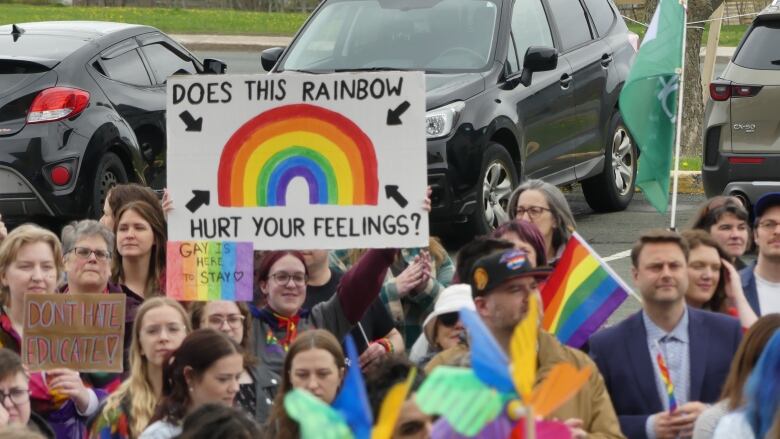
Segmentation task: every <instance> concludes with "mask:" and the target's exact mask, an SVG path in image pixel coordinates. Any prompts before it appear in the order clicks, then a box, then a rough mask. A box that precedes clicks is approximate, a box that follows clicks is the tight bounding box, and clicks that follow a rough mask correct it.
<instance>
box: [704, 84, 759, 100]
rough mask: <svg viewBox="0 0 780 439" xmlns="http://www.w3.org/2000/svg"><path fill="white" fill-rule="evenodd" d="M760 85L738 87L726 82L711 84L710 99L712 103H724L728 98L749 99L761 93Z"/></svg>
mask: <svg viewBox="0 0 780 439" xmlns="http://www.w3.org/2000/svg"><path fill="white" fill-rule="evenodd" d="M761 88H762V86H760V85H739V84H731V83H728V82H711V83H710V97H711V98H712V100H713V101H725V100H727V99H729V98H749V97H753V96H755V95H757V94H758V92H760V91H761Z"/></svg>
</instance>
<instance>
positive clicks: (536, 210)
mask: <svg viewBox="0 0 780 439" xmlns="http://www.w3.org/2000/svg"><path fill="white" fill-rule="evenodd" d="M549 211H550V209H548V208H547V207H542V206H528V207H522V206H517V210H515V216H516V217H517V218H520V217H521V216H523V215H525V214H526V213H528V217H529V218H531V219H536V218H539V216H540V215H541V214H543V213H544V212H549Z"/></svg>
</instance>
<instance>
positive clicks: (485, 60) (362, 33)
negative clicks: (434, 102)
mask: <svg viewBox="0 0 780 439" xmlns="http://www.w3.org/2000/svg"><path fill="white" fill-rule="evenodd" d="M498 8H499V5H498V4H497V3H495V2H494V1H490V0H336V1H331V2H328V4H326V5H325V6H323V7H322V8H321V9H320V10H319V11H318V13H317V15H316V16H315V17H313V18H312V19H311V20H310V22H309V23H308V24H307V26H306V28H305V29H304V30H303V32H302V33H301V35H300V37H299V38H298V39H297V41H296V42H295V44H294V45H293V46H292V47H291V48H290V51H289V53H288V55H287V56H286V57H285V59H284V61H283V64H282V65H281V66H280V69H279V70H302V71H308V72H332V71H340V70H383V69H398V70H425V71H427V72H456V71H479V70H485V69H486V68H487V67H488V66H489V64H490V63H489V61H490V56H491V51H492V47H493V40H494V38H495V33H496V26H497V20H498V14H499V12H498Z"/></svg>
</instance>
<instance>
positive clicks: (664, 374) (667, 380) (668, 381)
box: [655, 347, 677, 413]
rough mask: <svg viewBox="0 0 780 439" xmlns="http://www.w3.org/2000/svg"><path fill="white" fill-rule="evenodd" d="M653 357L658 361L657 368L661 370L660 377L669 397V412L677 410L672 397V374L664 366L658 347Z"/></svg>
mask: <svg viewBox="0 0 780 439" xmlns="http://www.w3.org/2000/svg"><path fill="white" fill-rule="evenodd" d="M655 359H656V361H658V369H660V370H661V379H662V380H663V382H664V385H665V386H666V395H667V396H668V397H669V412H670V413H672V412H674V411H675V410H677V400H676V399H674V384H672V376H671V375H670V374H669V368H668V367H666V362H665V361H664V356H663V355H661V350H660V347H659V350H658V355H657V356H656V357H655Z"/></svg>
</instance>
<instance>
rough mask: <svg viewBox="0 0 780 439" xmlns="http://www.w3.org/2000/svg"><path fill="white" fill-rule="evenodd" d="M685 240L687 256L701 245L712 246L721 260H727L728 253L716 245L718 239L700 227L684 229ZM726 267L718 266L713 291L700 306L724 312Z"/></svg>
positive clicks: (737, 280) (708, 309) (735, 280)
mask: <svg viewBox="0 0 780 439" xmlns="http://www.w3.org/2000/svg"><path fill="white" fill-rule="evenodd" d="M681 235H682V237H683V238H684V239H685V242H687V243H688V249H689V253H688V257H689V258H690V252H692V251H693V250H694V249H697V248H699V247H701V246H704V247H712V248H714V249H715V251H717V252H718V257H719V258H720V259H722V260H726V261H728V260H729V259H730V258H729V255H728V254H726V252H725V251H723V249H722V248H721V247H720V246H719V245H718V241H715V238H713V237H712V235H710V234H709V233H707V232H705V231H704V230H701V229H691V230H684V231H683V232H682V233H681ZM726 276H727V272H726V267H725V266H723V265H721V266H720V277H719V278H718V284H717V285H716V286H715V292H714V293H713V294H712V297H710V300H708V301H706V302H704V304H702V306H701V308H702V309H705V310H707V311H714V312H726ZM733 281H734V282H739V279H733Z"/></svg>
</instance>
